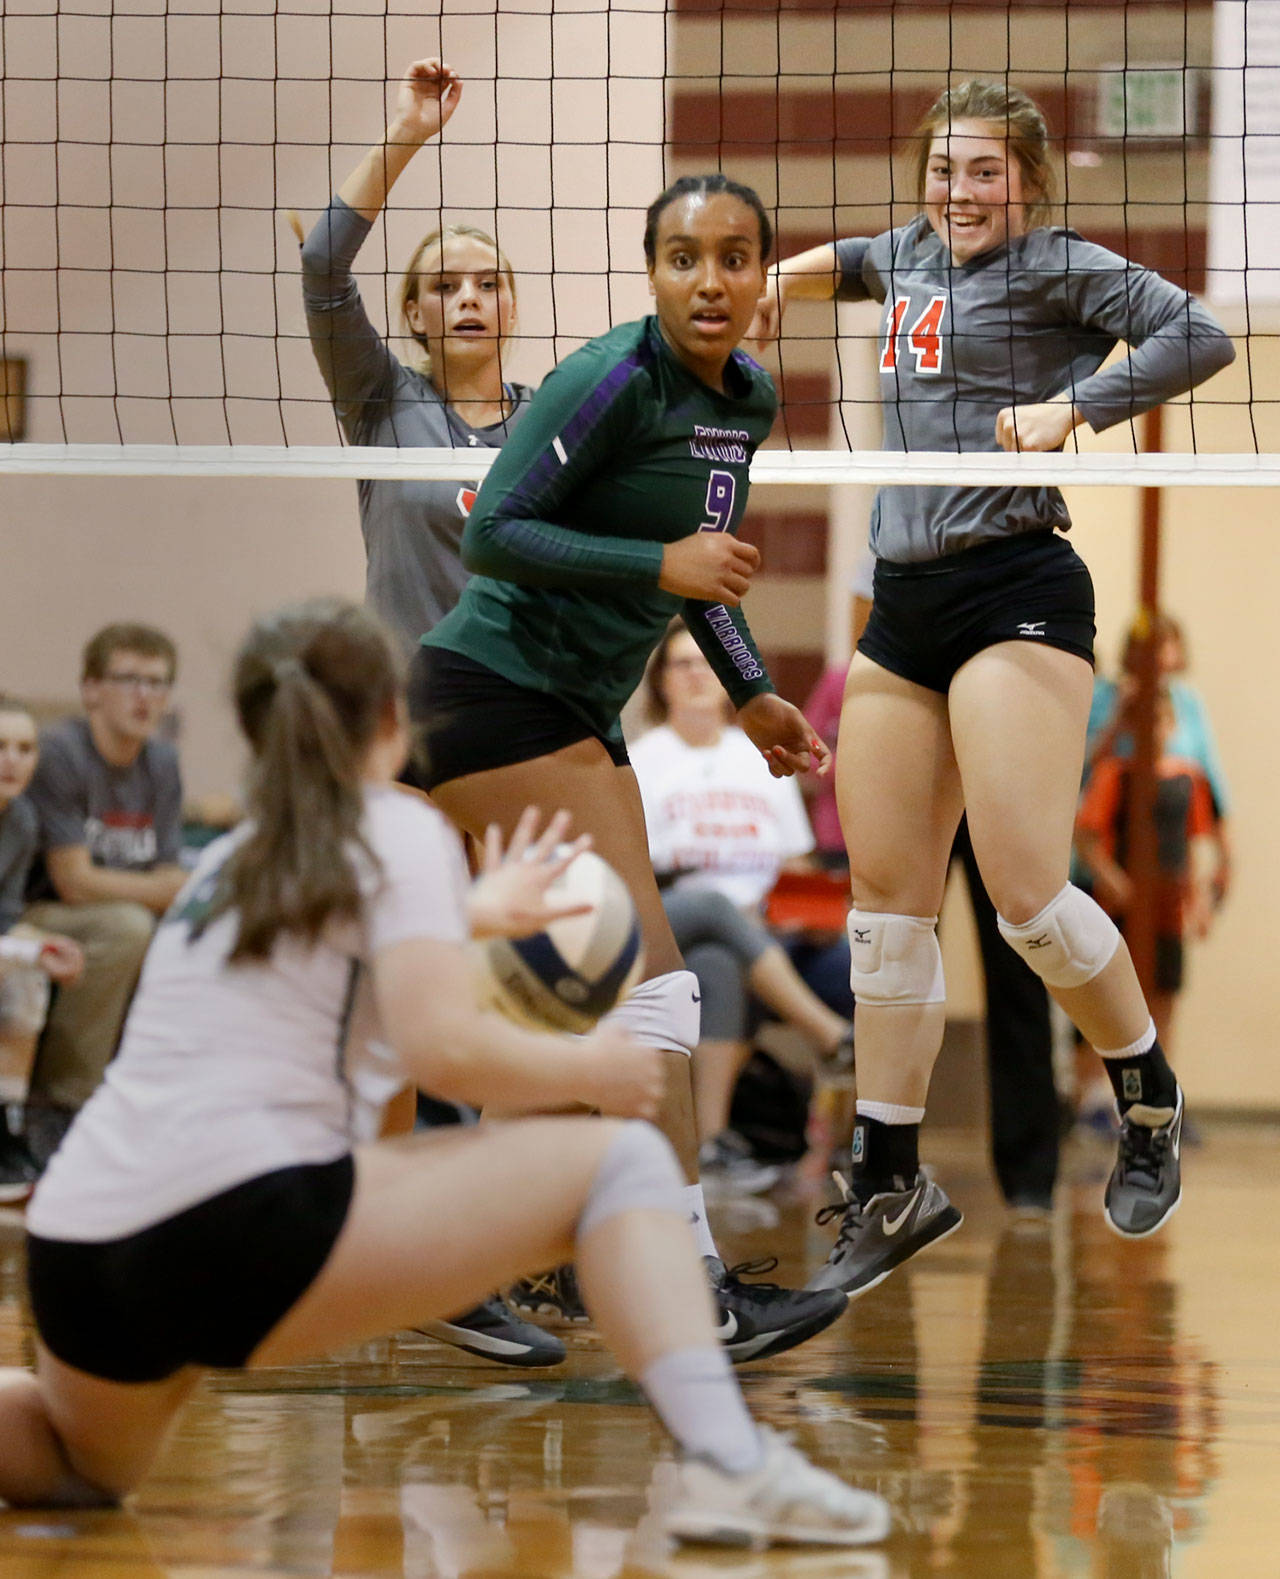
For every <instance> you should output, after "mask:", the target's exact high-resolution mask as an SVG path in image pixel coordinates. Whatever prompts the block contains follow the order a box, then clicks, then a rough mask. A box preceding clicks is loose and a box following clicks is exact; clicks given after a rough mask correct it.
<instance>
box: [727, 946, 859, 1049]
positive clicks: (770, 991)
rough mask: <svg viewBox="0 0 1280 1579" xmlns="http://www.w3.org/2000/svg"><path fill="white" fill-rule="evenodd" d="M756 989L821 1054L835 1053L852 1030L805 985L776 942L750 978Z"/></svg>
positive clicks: (761, 956) (756, 963)
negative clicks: (847, 1033)
mask: <svg viewBox="0 0 1280 1579" xmlns="http://www.w3.org/2000/svg"><path fill="white" fill-rule="evenodd" d="M747 980H748V982H749V983H750V986H751V990H752V992H754V993H755V995H756V997H757V998H759V999H760V1001H761V1003H763V1004H765V1005H767V1007H768V1008H770V1009H772V1010H773V1012H774V1013H775V1014H776V1015H777V1016H778V1017H779V1018H780V1019H782V1020H785V1021H786V1022H787V1024H788V1025H794V1026H795V1028H796V1029H797V1030H798V1031H802V1032H803V1033H804V1035H806V1036H807V1037H808V1038H809V1040H810V1041H811V1042H812V1043H813V1044H814V1046H815V1047H816V1048H817V1049H818V1051H819V1052H820V1053H823V1054H826V1053H831V1052H834V1051H835V1049H836V1047H837V1046H838V1045H839V1043H840V1040H841V1038H842V1037H843V1036H844V1035H845V1033H846V1032H847V1031H848V1029H849V1024H848V1021H847V1020H843V1019H841V1017H840V1016H839V1015H838V1014H837V1013H836V1012H835V1010H834V1009H828V1008H827V1006H826V1004H825V1003H823V1001H822V999H821V998H819V997H818V996H817V995H816V994H815V993H813V992H812V991H811V990H810V988H809V987H808V986H807V985H806V984H805V981H804V978H803V977H802V976H801V975H800V973H799V972H798V971H797V970H796V968H795V966H794V965H793V964H792V963H791V960H790V957H789V956H788V954H787V952H786V950H785V949H783V948H782V946H781V945H780V944H778V943H772V944H770V946H769V947H768V948H767V949H766V950H765V951H764V953H763V954H761V955H760V957H759V958H758V959H757V960H756V962H755V964H754V965H753V966H752V967H751V973H750V975H749V976H748V977H747Z"/></svg>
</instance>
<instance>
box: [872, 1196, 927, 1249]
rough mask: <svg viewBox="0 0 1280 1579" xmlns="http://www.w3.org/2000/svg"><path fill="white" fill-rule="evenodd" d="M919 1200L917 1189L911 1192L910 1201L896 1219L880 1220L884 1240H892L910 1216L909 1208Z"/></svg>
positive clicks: (885, 1218) (883, 1218)
mask: <svg viewBox="0 0 1280 1579" xmlns="http://www.w3.org/2000/svg"><path fill="white" fill-rule="evenodd" d="M919 1199H920V1190H919V1189H916V1190H913V1191H912V1194H911V1199H910V1200H909V1201H908V1202H907V1204H906V1205H905V1206H904V1207H903V1208H902V1212H901V1214H900V1215H899V1216H898V1217H882V1218H881V1219H880V1226H881V1228H883V1229H884V1232H885V1238H886V1239H892V1238H893V1236H894V1234H896V1233H897V1231H898V1230H899V1228H901V1227H902V1225H903V1223H905V1222H906V1220H907V1218H908V1217H910V1216H911V1208H912V1207H913V1206H914V1205H915V1204H916V1202H917V1201H918V1200H919Z"/></svg>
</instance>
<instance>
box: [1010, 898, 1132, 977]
mask: <svg viewBox="0 0 1280 1579" xmlns="http://www.w3.org/2000/svg"><path fill="white" fill-rule="evenodd" d="M996 921H997V923H998V925H999V927H1000V936H1001V937H1002V938H1003V939H1004V940H1005V942H1006V943H1007V944H1008V945H1009V947H1010V948H1011V949H1013V950H1014V951H1015V953H1017V954H1020V955H1021V956H1022V958H1023V959H1024V960H1026V962H1027V964H1028V965H1030V967H1031V969H1032V970H1033V971H1035V973H1036V975H1037V976H1039V978H1040V980H1041V981H1043V982H1044V983H1045V985H1046V986H1048V987H1083V986H1084V984H1085V983H1086V982H1087V981H1092V980H1093V978H1094V977H1095V976H1096V975H1097V974H1098V972H1099V971H1101V970H1102V969H1103V968H1104V967H1105V966H1107V965H1109V964H1110V963H1111V956H1112V955H1113V954H1114V953H1115V951H1116V949H1117V948H1118V947H1119V944H1120V932H1119V929H1118V928H1117V926H1116V924H1115V922H1114V921H1113V920H1112V919H1111V917H1110V916H1109V915H1108V914H1107V913H1106V911H1105V910H1103V908H1102V906H1101V905H1099V904H1097V903H1096V902H1095V901H1094V900H1092V899H1090V898H1089V896H1088V894H1085V893H1082V892H1081V891H1080V889H1078V888H1077V887H1075V885H1074V884H1072V883H1068V884H1067V885H1066V887H1065V888H1063V889H1060V890H1059V892H1058V893H1056V894H1055V895H1054V897H1053V898H1052V899H1051V900H1050V901H1049V903H1048V904H1047V905H1046V906H1045V907H1044V909H1043V910H1042V911H1041V912H1040V914H1039V915H1038V916H1032V918H1031V920H1030V921H1023V922H1021V923H1019V925H1017V926H1015V925H1014V924H1013V922H1012V921H1006V920H1005V918H1004V917H1003V916H997V917H996Z"/></svg>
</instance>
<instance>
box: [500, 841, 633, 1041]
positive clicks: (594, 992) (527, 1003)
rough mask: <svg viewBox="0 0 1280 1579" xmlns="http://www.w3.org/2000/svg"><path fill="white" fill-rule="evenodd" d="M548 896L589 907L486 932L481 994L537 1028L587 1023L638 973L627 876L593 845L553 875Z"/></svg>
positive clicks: (574, 1028) (584, 1026) (558, 901)
mask: <svg viewBox="0 0 1280 1579" xmlns="http://www.w3.org/2000/svg"><path fill="white" fill-rule="evenodd" d="M547 899H548V902H550V903H552V904H584V905H589V906H590V907H591V908H590V909H589V910H587V911H584V912H583V914H582V915H577V916H566V917H564V918H563V919H562V920H559V921H553V922H552V923H551V925H550V926H549V927H548V928H547V929H546V931H544V932H535V933H534V934H533V936H532V937H524V938H490V939H488V940H487V941H486V942H485V943H484V944H483V945H482V947H481V952H480V961H481V973H480V974H481V980H480V994H481V998H482V1000H483V1001H484V1002H486V1003H487V1004H489V1005H490V1006H491V1007H493V1008H495V1009H498V1010H500V1011H501V1013H503V1014H505V1015H506V1016H507V1018H508V1019H511V1020H515V1021H516V1022H517V1023H518V1024H521V1025H527V1026H531V1027H533V1028H534V1029H537V1030H555V1031H589V1030H590V1029H591V1027H592V1026H593V1025H594V1024H595V1023H596V1021H597V1020H598V1019H599V1018H600V1017H601V1015H603V1014H607V1013H608V1012H609V1010H610V1009H612V1008H613V1006H614V1004H616V1003H617V1002H618V1001H619V1000H620V999H621V998H623V997H625V996H626V994H627V993H628V992H630V990H631V989H632V987H634V986H635V984H636V981H637V980H638V978H639V976H640V969H641V966H642V964H643V956H642V952H641V947H640V918H639V916H637V914H636V907H635V905H634V904H633V902H632V899H631V895H630V894H629V893H628V892H627V887H626V884H625V883H624V882H623V881H622V879H621V878H620V877H619V876H618V874H617V873H616V872H615V871H614V869H613V868H612V867H611V866H610V865H609V863H608V862H607V861H604V860H602V859H601V858H600V857H599V856H598V855H595V854H593V853H592V852H591V851H590V850H584V851H583V852H582V854H581V855H579V856H577V857H575V859H574V860H573V861H572V862H571V863H570V864H569V866H568V867H567V868H566V870H565V871H564V872H563V873H561V875H560V876H559V877H558V878H557V879H556V881H555V882H554V883H552V885H551V886H550V888H548V890H547Z"/></svg>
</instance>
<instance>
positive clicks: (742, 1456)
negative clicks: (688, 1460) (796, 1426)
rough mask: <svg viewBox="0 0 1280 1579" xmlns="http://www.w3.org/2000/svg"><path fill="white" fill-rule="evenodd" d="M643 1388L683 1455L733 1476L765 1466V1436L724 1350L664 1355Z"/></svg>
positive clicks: (644, 1377)
mask: <svg viewBox="0 0 1280 1579" xmlns="http://www.w3.org/2000/svg"><path fill="white" fill-rule="evenodd" d="M640 1386H641V1387H642V1388H643V1389H644V1393H645V1397H646V1398H648V1400H649V1402H650V1403H651V1404H652V1405H653V1407H654V1409H655V1410H656V1411H657V1414H658V1418H659V1419H660V1420H661V1421H662V1423H663V1425H664V1426H666V1428H667V1430H668V1431H670V1433H671V1435H672V1436H673V1437H675V1439H676V1441H677V1442H678V1443H679V1445H680V1448H681V1450H682V1451H683V1452H685V1453H695V1454H697V1455H698V1456H699V1457H700V1458H709V1459H710V1460H711V1461H712V1463H714V1464H718V1465H719V1466H720V1468H721V1469H723V1470H725V1471H726V1472H727V1473H728V1474H730V1475H742V1474H746V1473H747V1472H748V1471H750V1470H753V1469H755V1468H756V1466H757V1465H758V1464H759V1463H760V1460H761V1458H762V1457H763V1456H764V1447H763V1444H762V1443H761V1441H760V1433H759V1431H757V1430H756V1423H755V1421H754V1420H753V1419H752V1418H751V1416H750V1415H749V1414H748V1413H747V1406H746V1404H745V1403H743V1401H742V1392H741V1390H740V1388H739V1387H738V1383H737V1381H736V1379H735V1378H734V1374H733V1368H732V1367H731V1366H730V1364H729V1357H728V1355H726V1354H725V1352H724V1350H723V1349H721V1348H719V1347H718V1346H717V1347H716V1348H714V1349H676V1350H674V1351H673V1352H672V1353H670V1354H664V1355H661V1356H660V1357H659V1358H658V1359H656V1360H654V1361H653V1363H652V1364H650V1365H648V1366H646V1367H645V1370H644V1372H643V1373H642V1375H641V1376H640Z"/></svg>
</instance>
